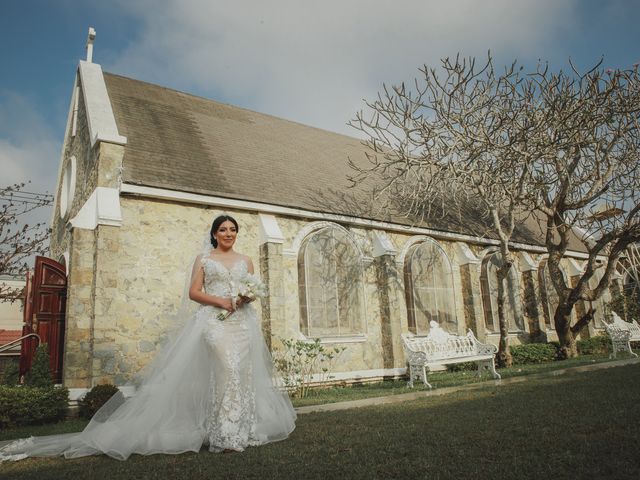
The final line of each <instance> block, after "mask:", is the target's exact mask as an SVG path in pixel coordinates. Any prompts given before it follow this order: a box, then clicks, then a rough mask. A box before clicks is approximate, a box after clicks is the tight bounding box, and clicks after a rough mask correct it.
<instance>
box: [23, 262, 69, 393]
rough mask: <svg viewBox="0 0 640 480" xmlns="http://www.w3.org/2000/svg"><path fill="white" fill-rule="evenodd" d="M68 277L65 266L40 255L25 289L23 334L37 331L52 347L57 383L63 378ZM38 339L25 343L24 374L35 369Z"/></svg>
mask: <svg viewBox="0 0 640 480" xmlns="http://www.w3.org/2000/svg"><path fill="white" fill-rule="evenodd" d="M66 298H67V276H66V272H65V267H64V265H62V264H60V263H58V262H56V261H55V260H52V259H50V258H46V257H36V263H35V268H34V270H33V275H32V276H31V278H29V277H27V288H26V289H25V306H24V327H23V331H22V333H23V335H26V334H27V333H37V334H38V335H39V336H40V340H41V342H42V343H46V344H47V345H48V346H49V358H50V366H51V375H52V377H53V379H54V381H55V382H56V383H60V382H61V381H62V358H63V353H64V326H65V321H64V320H65V318H64V314H65V306H66ZM36 345H37V340H35V339H27V340H23V342H22V350H21V354H20V373H21V374H24V373H25V372H26V371H28V370H29V369H30V368H31V362H32V360H33V355H34V353H35V349H36Z"/></svg>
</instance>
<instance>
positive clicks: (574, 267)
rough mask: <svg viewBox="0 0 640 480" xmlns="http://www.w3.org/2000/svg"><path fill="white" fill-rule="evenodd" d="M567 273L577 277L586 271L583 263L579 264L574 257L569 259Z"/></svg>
mask: <svg viewBox="0 0 640 480" xmlns="http://www.w3.org/2000/svg"><path fill="white" fill-rule="evenodd" d="M567 264H568V265H567V274H568V275H569V277H577V276H578V275H582V274H583V273H584V268H583V267H582V265H580V264H578V262H576V261H575V260H574V259H573V258H569V259H567Z"/></svg>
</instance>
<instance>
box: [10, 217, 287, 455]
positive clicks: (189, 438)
mask: <svg viewBox="0 0 640 480" xmlns="http://www.w3.org/2000/svg"><path fill="white" fill-rule="evenodd" d="M238 231H239V228H238V223H237V222H236V220H235V219H234V218H233V217H230V216H228V215H221V216H219V217H217V218H216V219H215V220H214V221H213V225H212V227H211V232H210V240H211V244H210V246H209V247H208V248H207V249H206V251H205V252H203V253H202V254H201V255H199V256H198V257H197V258H196V261H195V263H194V266H193V272H192V277H191V285H190V288H189V298H191V299H192V300H194V301H196V302H198V303H199V304H200V307H199V308H198V310H197V312H196V313H195V315H193V316H192V317H191V319H190V320H189V321H188V322H187V324H186V325H185V326H184V328H183V329H182V330H181V331H180V332H179V333H178V335H177V336H176V337H175V338H174V339H172V340H170V341H169V342H167V344H166V345H165V346H164V347H163V349H162V350H161V351H160V352H159V354H158V355H157V356H156V358H155V359H154V360H153V362H152V364H151V365H150V367H149V368H148V370H147V372H146V374H145V378H144V380H143V381H142V383H141V385H140V386H139V388H138V389H137V391H136V394H135V395H134V396H133V397H131V398H129V399H126V400H123V398H122V396H121V395H114V397H112V398H111V399H110V400H109V401H108V402H107V403H106V404H105V405H104V406H103V407H102V408H101V409H100V410H98V412H97V413H96V415H94V417H93V418H92V419H91V421H90V422H89V424H88V425H87V427H86V428H85V429H84V430H83V431H82V432H80V433H71V434H62V435H51V436H46V437H31V438H27V439H22V440H15V441H11V442H8V443H7V442H5V444H4V445H3V446H0V461H2V460H20V459H22V458H26V457H37V456H56V455H64V456H65V457H67V458H75V457H82V456H86V455H96V454H101V453H104V454H106V455H109V456H111V457H114V458H117V459H119V460H126V459H127V458H128V457H129V456H130V455H131V454H132V453H137V454H141V455H150V454H154V453H165V454H177V453H183V452H187V451H193V452H198V451H200V449H201V447H202V446H203V445H207V446H208V449H209V451H211V452H228V451H242V450H244V449H245V448H246V447H248V446H254V445H262V444H265V443H268V442H274V441H278V440H283V439H285V438H287V437H288V436H289V434H290V433H291V432H292V431H293V429H294V428H295V419H296V414H295V411H294V410H293V407H292V405H291V401H290V400H289V397H288V396H287V394H286V393H285V392H284V391H282V390H281V389H279V388H278V385H277V382H276V381H275V376H274V371H273V364H272V360H271V356H270V354H269V351H268V349H267V346H266V344H265V341H264V339H263V337H262V333H261V329H260V325H259V322H258V319H257V316H256V312H255V310H254V308H253V306H252V305H251V304H250V303H251V302H252V301H253V300H254V298H255V297H252V295H251V292H248V291H247V290H242V289H238V285H241V284H242V283H243V282H245V283H246V282H247V279H249V280H250V281H251V282H253V284H255V283H256V280H255V277H253V276H252V275H253V264H252V262H251V260H250V259H249V258H248V257H247V256H245V255H241V254H239V253H237V252H235V251H234V249H233V246H234V244H235V241H236V237H237V235H238Z"/></svg>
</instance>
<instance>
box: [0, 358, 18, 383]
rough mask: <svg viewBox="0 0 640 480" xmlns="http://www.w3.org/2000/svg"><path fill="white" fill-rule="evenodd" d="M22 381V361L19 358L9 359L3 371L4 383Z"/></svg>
mask: <svg viewBox="0 0 640 480" xmlns="http://www.w3.org/2000/svg"><path fill="white" fill-rule="evenodd" d="M19 381H20V362H19V361H17V360H13V359H12V360H11V361H9V362H8V363H7V364H6V365H5V367H4V370H3V372H2V382H0V383H2V385H17V384H18V382H19Z"/></svg>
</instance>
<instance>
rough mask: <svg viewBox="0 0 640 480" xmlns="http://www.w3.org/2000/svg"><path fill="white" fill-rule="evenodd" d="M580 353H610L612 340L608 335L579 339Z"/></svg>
mask: <svg viewBox="0 0 640 480" xmlns="http://www.w3.org/2000/svg"><path fill="white" fill-rule="evenodd" d="M576 345H577V347H578V353H579V354H580V355H609V353H610V352H611V350H612V348H611V340H609V337H608V336H607V335H596V336H595V337H591V338H587V339H584V340H578V341H577V342H576Z"/></svg>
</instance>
